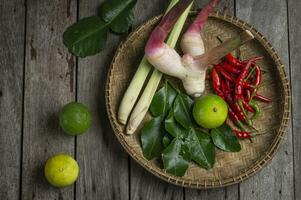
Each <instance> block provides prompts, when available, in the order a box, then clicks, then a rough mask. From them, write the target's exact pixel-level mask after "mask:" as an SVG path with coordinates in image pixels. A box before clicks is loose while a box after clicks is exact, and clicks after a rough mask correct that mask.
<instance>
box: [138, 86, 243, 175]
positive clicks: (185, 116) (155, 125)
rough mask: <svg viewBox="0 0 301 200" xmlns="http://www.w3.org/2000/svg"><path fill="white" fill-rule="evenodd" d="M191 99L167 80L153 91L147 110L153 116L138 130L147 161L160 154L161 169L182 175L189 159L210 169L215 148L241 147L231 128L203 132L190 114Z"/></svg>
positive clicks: (230, 148) (236, 150) (224, 126)
mask: <svg viewBox="0 0 301 200" xmlns="http://www.w3.org/2000/svg"><path fill="white" fill-rule="evenodd" d="M192 107H193V100H192V99H191V98H190V97H189V96H187V95H186V94H184V93H182V92H180V91H179V90H178V89H176V88H175V87H174V86H172V85H171V83H169V82H168V81H165V84H164V86H163V87H162V88H161V89H160V90H158V91H157V93H156V94H155V96H154V98H153V100H152V103H151V107H150V111H151V114H152V116H153V118H152V119H151V120H150V121H149V122H147V123H146V124H145V125H144V127H143V128H142V131H141V144H142V150H143V155H144V157H145V158H147V159H148V160H151V159H153V158H155V157H161V159H162V162H163V167H164V169H165V170H166V171H167V172H168V173H170V174H173V175H176V176H183V175H184V174H185V172H186V170H187V168H188V165H189V162H190V161H194V162H195V163H197V164H198V165H199V166H200V167H202V168H205V169H210V168H212V167H213V165H214V163H215V147H218V148H220V149H222V150H224V151H229V152H238V151H240V149H241V147H240V144H239V141H238V139H237V138H236V136H235V134H234V133H233V132H232V130H231V128H230V127H229V126H228V125H226V124H224V125H223V126H221V127H219V128H216V129H212V130H210V133H209V132H207V130H206V131H203V130H202V129H201V128H200V127H198V126H197V125H196V123H195V122H194V119H193V117H192Z"/></svg>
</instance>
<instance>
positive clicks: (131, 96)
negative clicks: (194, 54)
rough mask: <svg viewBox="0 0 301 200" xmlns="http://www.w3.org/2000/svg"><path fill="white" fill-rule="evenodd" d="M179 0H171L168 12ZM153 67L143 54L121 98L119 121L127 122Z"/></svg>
mask: <svg viewBox="0 0 301 200" xmlns="http://www.w3.org/2000/svg"><path fill="white" fill-rule="evenodd" d="M178 1H179V0H171V2H170V4H169V6H168V8H167V10H166V13H167V12H168V11H169V10H170V9H171V8H172V7H173V6H174V5H175V4H176V3H177V2H178ZM151 69H152V65H151V64H150V63H149V62H148V61H147V59H146V57H145V56H143V58H142V60H141V62H140V64H139V67H138V69H137V71H136V73H135V75H134V77H133V79H132V80H131V83H130V85H129V87H128V88H127V90H126V92H125V93H124V96H123V98H122V100H121V103H120V106H119V110H118V121H119V122H120V123H121V124H126V122H127V119H128V117H129V115H130V113H131V111H132V109H133V107H134V105H135V103H136V101H137V99H138V96H139V94H140V91H141V89H142V87H143V84H144V82H145V80H146V78H147V75H148V74H149V72H150V70H151Z"/></svg>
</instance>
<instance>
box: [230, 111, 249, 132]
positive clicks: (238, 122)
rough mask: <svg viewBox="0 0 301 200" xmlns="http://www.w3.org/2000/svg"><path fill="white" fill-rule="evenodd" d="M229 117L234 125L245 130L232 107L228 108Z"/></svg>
mask: <svg viewBox="0 0 301 200" xmlns="http://www.w3.org/2000/svg"><path fill="white" fill-rule="evenodd" d="M228 112H229V117H230V119H231V120H232V121H233V123H234V124H235V125H236V126H238V128H239V129H240V130H245V127H244V125H243V123H242V122H241V121H240V120H239V118H238V116H237V115H236V114H235V113H234V111H233V110H232V108H231V107H228Z"/></svg>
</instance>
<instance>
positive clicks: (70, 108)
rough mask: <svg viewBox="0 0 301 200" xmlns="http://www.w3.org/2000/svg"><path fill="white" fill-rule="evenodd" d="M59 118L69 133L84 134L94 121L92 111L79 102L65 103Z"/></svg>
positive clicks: (65, 130) (63, 127)
mask: <svg viewBox="0 0 301 200" xmlns="http://www.w3.org/2000/svg"><path fill="white" fill-rule="evenodd" d="M59 120H60V125H61V127H62V129H63V130H64V132H66V133H67V134H69V135H80V134H83V133H84V132H86V131H87V130H88V129H89V128H90V126H91V123H92V117H91V113H90V111H89V110H88V108H87V107H86V106H85V105H83V104H82V103H78V102H72V103H68V104H67V105H65V106H64V107H63V109H62V110H61V112H60V114H59Z"/></svg>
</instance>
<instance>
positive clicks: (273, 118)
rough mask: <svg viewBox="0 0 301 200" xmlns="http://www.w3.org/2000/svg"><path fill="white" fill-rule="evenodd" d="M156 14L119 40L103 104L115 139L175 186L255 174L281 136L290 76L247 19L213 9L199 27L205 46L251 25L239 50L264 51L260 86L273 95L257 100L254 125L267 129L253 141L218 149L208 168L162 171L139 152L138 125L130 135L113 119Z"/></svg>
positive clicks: (219, 183)
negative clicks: (251, 36) (251, 37)
mask: <svg viewBox="0 0 301 200" xmlns="http://www.w3.org/2000/svg"><path fill="white" fill-rule="evenodd" d="M194 16H195V13H191V14H190V15H189V17H188V20H187V24H188V23H189V22H190V21H191V20H192V19H193V18H194ZM160 18H161V16H158V17H155V18H153V19H151V20H149V21H147V22H146V23H145V24H143V25H142V26H140V27H139V28H138V29H137V30H135V31H134V32H133V33H131V34H130V35H129V36H128V38H127V39H126V40H125V42H123V43H122V44H120V46H119V48H118V50H117V52H116V54H115V57H114V59H113V61H112V64H111V68H110V71H109V74H108V77H107V83H106V106H107V112H108V116H109V119H110V122H111V125H112V127H113V129H114V132H115V134H116V136H117V138H118V140H119V142H120V143H121V144H122V146H123V147H124V149H125V150H126V151H127V152H128V153H129V154H130V155H131V157H132V158H133V159H134V160H136V161H137V162H138V163H139V164H140V165H141V166H143V167H144V168H145V169H147V170H148V171H150V172H151V173H152V174H154V175H155V176H157V177H159V178H161V179H163V180H165V181H167V182H169V183H173V184H176V185H179V186H183V187H190V188H199V189H204V188H217V187H224V186H228V185H232V184H235V183H239V182H241V181H243V180H245V179H247V178H249V177H250V176H253V175H254V174H256V173H257V172H259V171H260V170H261V169H262V168H263V167H265V166H266V165H267V163H269V162H270V161H271V159H272V158H273V157H274V155H275V153H276V151H277V149H278V147H279V145H280V142H281V140H282V139H283V138H284V137H285V133H286V129H287V126H288V121H289V114H290V87H289V81H288V79H287V76H286V74H285V70H284V65H283V64H282V62H281V61H280V58H279V56H278V54H277V52H276V51H275V49H274V48H273V47H272V46H271V44H270V43H269V42H268V41H267V39H266V38H265V37H264V36H263V35H262V34H261V33H259V32H258V31H257V30H256V29H255V28H254V27H252V26H250V25H249V24H247V23H246V22H243V21H241V20H239V19H237V18H236V17H234V16H231V15H228V14H225V13H222V12H214V13H212V14H211V15H210V17H209V19H208V22H207V23H206V26H205V28H204V30H203V31H202V33H201V34H202V37H203V39H204V43H205V48H206V49H210V48H212V47H214V46H217V45H218V44H219V41H218V40H217V39H216V36H220V37H222V38H230V37H232V36H235V35H237V34H238V33H239V32H241V31H242V30H249V31H251V32H252V33H253V34H254V36H255V39H254V40H252V41H250V42H248V43H247V44H245V45H244V46H242V47H241V49H240V50H241V56H242V57H243V58H249V57H253V56H264V60H263V61H260V62H259V65H260V66H261V68H262V69H264V70H266V71H267V72H268V73H266V74H264V76H263V86H262V87H261V88H260V90H259V91H260V93H262V94H264V95H265V96H268V97H270V98H272V99H273V103H271V104H264V103H260V107H261V108H262V114H261V116H260V117H259V118H258V119H256V120H255V122H254V123H255V124H254V125H255V127H256V128H258V129H259V130H260V131H261V132H265V134H264V135H260V136H257V137H255V138H254V139H253V142H250V141H249V140H244V141H240V142H241V146H242V150H241V151H240V152H238V153H229V152H223V151H219V150H217V155H216V163H215V165H214V167H213V168H212V169H210V170H205V169H202V168H200V167H198V166H197V165H196V164H194V163H192V162H191V164H190V166H189V168H188V170H187V172H186V174H185V176H183V177H176V176H173V175H170V174H168V173H166V172H165V171H164V170H162V169H161V167H160V166H161V165H160V162H158V160H157V159H154V160H151V161H149V160H147V159H145V158H144V157H143V155H142V149H141V144H140V140H139V136H140V131H139V130H138V131H137V132H136V133H134V134H133V135H131V136H128V135H126V134H125V127H124V126H123V125H122V124H120V123H119V122H118V120H117V111H118V106H119V104H120V101H121V98H122V96H123V94H124V92H125V90H126V88H127V87H128V85H129V83H130V80H131V78H132V76H133V74H134V73H135V71H136V69H137V66H138V65H139V63H140V61H141V59H142V57H143V54H144V46H145V43H146V41H147V39H148V36H149V34H150V32H151V31H152V29H153V28H154V26H155V25H156V24H157V23H158V22H159V20H160ZM187 24H186V25H187ZM207 86H208V84H207ZM149 118H150V115H149V114H147V116H146V117H145V119H144V122H145V121H147V120H149ZM144 122H143V123H144ZM143 123H142V124H143ZM141 127H142V126H140V128H141ZM140 128H139V129H140Z"/></svg>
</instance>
